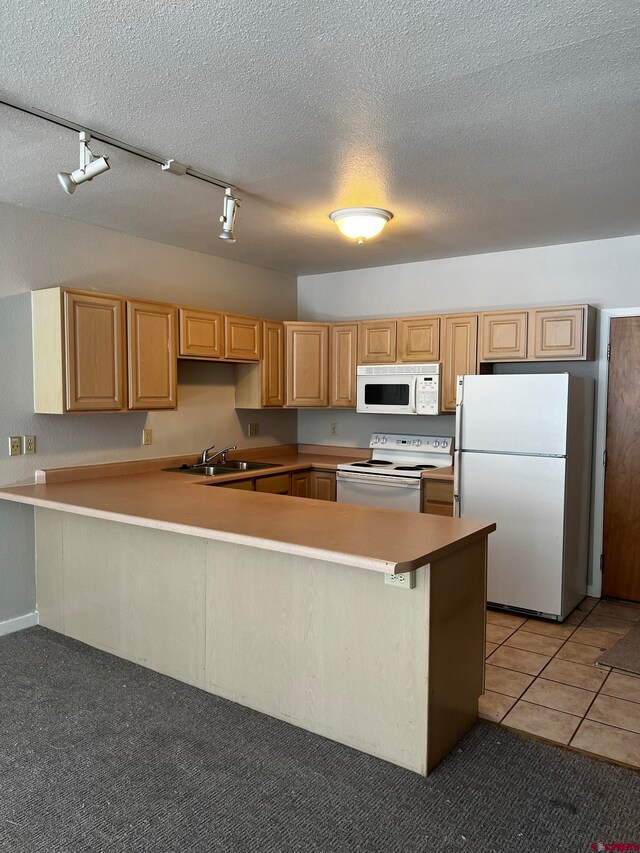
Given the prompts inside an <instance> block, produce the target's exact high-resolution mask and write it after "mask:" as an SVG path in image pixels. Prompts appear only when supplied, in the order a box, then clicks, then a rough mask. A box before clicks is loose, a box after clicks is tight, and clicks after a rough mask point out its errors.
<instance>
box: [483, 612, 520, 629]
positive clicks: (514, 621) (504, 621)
mask: <svg viewBox="0 0 640 853" xmlns="http://www.w3.org/2000/svg"><path fill="white" fill-rule="evenodd" d="M526 621H527V620H526V619H523V617H522V616H515V615H514V614H513V613H502V612H496V611H495V610H487V623H490V624H492V625H503V626H504V627H505V628H513V630H514V631H515V629H516V628H519V627H520V626H521V625H524V623H525V622H526Z"/></svg>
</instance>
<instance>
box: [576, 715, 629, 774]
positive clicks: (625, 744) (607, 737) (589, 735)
mask: <svg viewBox="0 0 640 853" xmlns="http://www.w3.org/2000/svg"><path fill="white" fill-rule="evenodd" d="M571 746H572V747H575V748H576V749H582V750H584V751H585V752H590V753H591V754H592V755H601V756H603V757H604V758H610V759H611V760H613V761H620V762H622V763H623V764H628V765H630V766H632V767H638V768H640V735H638V734H635V732H627V731H624V730H623V729H616V728H612V727H611V726H606V725H603V724H602V723H597V722H594V721H593V720H584V721H583V722H582V724H581V726H580V728H579V729H578V731H577V732H576V735H575V737H574V738H573V740H572V741H571Z"/></svg>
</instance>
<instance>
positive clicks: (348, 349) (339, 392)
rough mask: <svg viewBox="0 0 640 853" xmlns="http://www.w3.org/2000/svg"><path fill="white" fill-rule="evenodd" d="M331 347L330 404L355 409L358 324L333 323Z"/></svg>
mask: <svg viewBox="0 0 640 853" xmlns="http://www.w3.org/2000/svg"><path fill="white" fill-rule="evenodd" d="M330 349H331V358H330V362H331V366H330V377H329V405H330V406H335V407H336V408H344V409H355V407H356V360H357V356H358V324H357V323H333V324H332V325H331V327H330Z"/></svg>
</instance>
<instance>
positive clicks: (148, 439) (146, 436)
mask: <svg viewBox="0 0 640 853" xmlns="http://www.w3.org/2000/svg"><path fill="white" fill-rule="evenodd" d="M142 443H143V444H152V443H153V430H151V429H143V430H142Z"/></svg>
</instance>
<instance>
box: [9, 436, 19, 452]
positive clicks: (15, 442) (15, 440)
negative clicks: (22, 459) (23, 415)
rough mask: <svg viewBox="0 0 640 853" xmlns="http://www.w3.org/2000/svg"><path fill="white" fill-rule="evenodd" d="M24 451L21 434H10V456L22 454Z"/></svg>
mask: <svg viewBox="0 0 640 853" xmlns="http://www.w3.org/2000/svg"><path fill="white" fill-rule="evenodd" d="M21 453H22V445H21V444H20V436H19V435H10V436H9V456H20V454H21Z"/></svg>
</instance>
